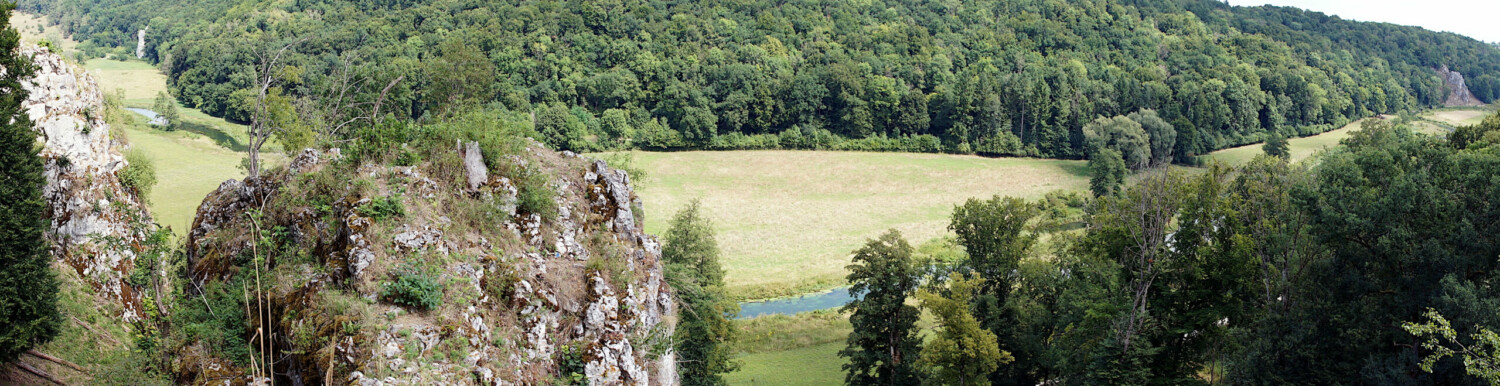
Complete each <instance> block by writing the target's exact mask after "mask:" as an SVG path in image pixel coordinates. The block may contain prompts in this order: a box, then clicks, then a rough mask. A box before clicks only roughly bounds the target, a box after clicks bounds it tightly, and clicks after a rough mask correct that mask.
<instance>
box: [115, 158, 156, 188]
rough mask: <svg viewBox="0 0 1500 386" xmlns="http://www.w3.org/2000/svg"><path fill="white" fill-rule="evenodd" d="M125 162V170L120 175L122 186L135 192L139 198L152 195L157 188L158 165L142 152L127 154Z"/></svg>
mask: <svg viewBox="0 0 1500 386" xmlns="http://www.w3.org/2000/svg"><path fill="white" fill-rule="evenodd" d="M125 162H126V165H125V169H121V170H120V173H119V174H118V176H119V177H120V184H121V185H125V188H126V189H129V190H130V191H132V192H135V195H136V196H137V197H145V196H146V195H149V194H151V188H152V187H154V186H156V164H154V163H152V162H151V158H150V157H147V156H146V153H145V152H142V151H140V150H130V151H127V152H125Z"/></svg>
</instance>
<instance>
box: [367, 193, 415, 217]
mask: <svg viewBox="0 0 1500 386" xmlns="http://www.w3.org/2000/svg"><path fill="white" fill-rule="evenodd" d="M359 214H360V215H363V216H365V217H369V218H371V219H374V220H375V221H376V222H380V221H385V219H387V218H393V217H405V216H406V205H404V204H402V203H401V197H398V196H385V197H376V198H375V199H373V200H370V204H368V205H365V206H361V207H359Z"/></svg>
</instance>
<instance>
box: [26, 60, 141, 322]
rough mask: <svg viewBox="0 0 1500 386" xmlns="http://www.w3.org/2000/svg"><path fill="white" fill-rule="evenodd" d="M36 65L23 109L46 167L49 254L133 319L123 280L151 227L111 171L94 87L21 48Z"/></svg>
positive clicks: (135, 309)
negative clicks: (33, 126)
mask: <svg viewBox="0 0 1500 386" xmlns="http://www.w3.org/2000/svg"><path fill="white" fill-rule="evenodd" d="M21 54H22V55H23V56H29V57H31V58H32V60H33V62H34V63H36V66H37V72H36V76H35V77H34V78H32V79H31V80H28V81H26V82H25V83H24V84H23V85H22V87H24V88H25V89H26V91H27V92H28V93H30V94H29V95H28V97H27V99H26V102H25V103H24V105H23V108H24V109H25V110H26V113H27V115H28V116H30V118H31V121H32V122H33V123H34V124H35V129H36V131H37V135H38V137H39V139H40V140H41V141H42V143H43V147H42V151H41V156H42V158H43V160H44V162H45V168H46V169H45V173H46V178H47V186H46V187H45V188H43V193H42V194H43V198H44V199H45V200H46V201H47V203H48V212H47V214H48V216H49V217H50V218H51V219H52V228H51V230H50V231H49V232H47V238H48V239H49V241H51V242H52V247H53V248H52V250H53V254H54V255H55V256H56V257H57V258H58V259H60V260H62V261H63V262H65V263H67V264H68V265H69V266H71V267H73V268H74V270H76V272H77V273H78V275H79V276H81V277H82V278H83V279H84V281H85V282H87V283H88V284H89V285H90V286H92V287H93V289H94V290H95V291H96V292H97V293H98V294H100V295H102V296H104V297H107V298H109V299H112V300H114V301H119V302H121V304H123V305H124V311H123V312H124V314H123V315H121V316H122V317H123V318H124V319H125V320H126V321H134V320H138V319H139V318H140V312H141V309H140V301H139V297H138V296H136V295H135V294H134V292H133V291H132V289H131V287H130V286H129V285H127V284H126V283H125V282H124V278H125V277H127V276H128V275H129V273H130V271H131V270H132V269H134V267H135V257H136V254H137V253H138V252H140V251H139V250H137V248H140V247H141V245H142V241H143V240H145V238H146V237H147V232H149V230H150V225H149V224H151V217H150V214H149V213H148V211H147V210H146V206H145V205H144V203H143V202H142V201H141V199H140V198H139V197H136V196H135V195H134V194H133V193H130V192H129V191H128V190H127V189H125V187H124V186H123V185H121V184H120V179H119V177H118V176H117V173H118V172H119V171H120V170H122V169H124V168H125V166H126V161H125V157H124V156H122V155H121V153H120V151H119V149H118V147H119V146H120V144H119V142H118V141H117V140H116V139H114V138H111V133H110V128H109V125H108V124H106V123H105V122H104V114H103V111H104V98H103V94H101V93H100V92H99V85H98V83H97V82H96V81H95V80H94V79H93V78H92V77H91V76H89V75H88V74H86V73H85V72H84V71H82V70H80V69H77V68H74V67H73V66H71V65H69V64H68V63H67V62H65V61H64V60H63V58H62V57H61V56H59V55H57V54H54V53H51V52H48V51H47V50H46V49H44V48H40V47H26V48H23V49H22V50H21Z"/></svg>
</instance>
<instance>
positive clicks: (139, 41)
mask: <svg viewBox="0 0 1500 386" xmlns="http://www.w3.org/2000/svg"><path fill="white" fill-rule="evenodd" d="M150 30H151V27H146V29H143V30H140V31H136V33H135V58H136V59H142V58H145V57H146V31H150Z"/></svg>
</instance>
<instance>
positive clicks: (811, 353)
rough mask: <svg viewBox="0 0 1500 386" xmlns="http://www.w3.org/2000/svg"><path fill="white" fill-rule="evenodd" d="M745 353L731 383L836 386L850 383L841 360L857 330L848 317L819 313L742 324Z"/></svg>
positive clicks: (738, 322)
mask: <svg viewBox="0 0 1500 386" xmlns="http://www.w3.org/2000/svg"><path fill="white" fill-rule="evenodd" d="M735 327H736V328H737V329H738V330H739V334H740V335H739V342H738V344H737V345H736V346H735V347H736V348H737V349H739V350H740V351H741V352H742V354H743V355H741V356H740V357H739V358H738V360H739V361H740V363H741V364H742V365H743V366H742V367H741V368H740V370H739V371H736V372H732V373H729V374H726V375H725V376H724V378H725V380H727V381H729V384H731V385H757V384H758V385H836V384H841V383H843V381H844V373H843V365H844V363H845V360H844V358H842V357H839V356H838V352H839V350H841V349H843V348H844V346H845V343H844V342H845V339H847V337H848V336H849V332H850V331H851V330H852V329H853V327H852V326H850V325H849V319H848V316H847V315H844V314H842V313H839V312H834V311H813V312H805V313H801V314H797V315H767V316H762V317H758V318H754V319H747V320H736V321H735Z"/></svg>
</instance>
